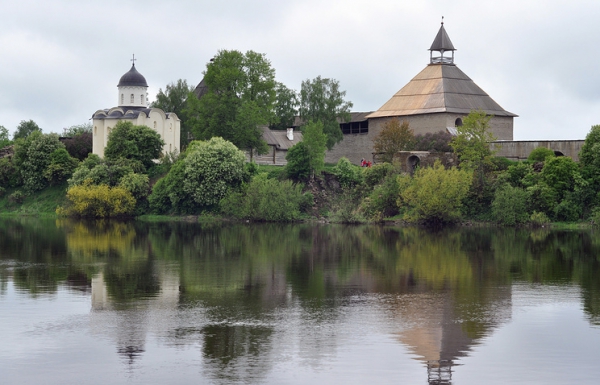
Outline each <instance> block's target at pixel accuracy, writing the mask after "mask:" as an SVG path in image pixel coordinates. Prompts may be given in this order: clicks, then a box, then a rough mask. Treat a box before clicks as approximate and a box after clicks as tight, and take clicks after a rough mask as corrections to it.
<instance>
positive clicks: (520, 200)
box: [492, 184, 529, 226]
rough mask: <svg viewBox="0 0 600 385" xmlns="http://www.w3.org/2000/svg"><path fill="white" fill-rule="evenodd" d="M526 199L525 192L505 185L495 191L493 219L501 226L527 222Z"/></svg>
mask: <svg viewBox="0 0 600 385" xmlns="http://www.w3.org/2000/svg"><path fill="white" fill-rule="evenodd" d="M527 197H528V194H527V192H526V191H525V190H523V189H522V188H518V187H513V186H511V185H510V184H505V185H503V186H501V187H500V188H498V189H497V190H496V193H495V194H494V201H493V202H492V214H493V216H494V219H495V220H496V221H497V222H498V223H501V224H503V225H506V226H514V225H516V224H521V223H525V222H527V220H528V219H529V215H528V213H527Z"/></svg>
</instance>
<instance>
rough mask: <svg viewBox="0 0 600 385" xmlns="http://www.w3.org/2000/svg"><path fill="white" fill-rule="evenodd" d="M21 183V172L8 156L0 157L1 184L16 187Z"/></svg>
mask: <svg viewBox="0 0 600 385" xmlns="http://www.w3.org/2000/svg"><path fill="white" fill-rule="evenodd" d="M19 184H20V174H19V172H18V170H17V168H16V167H15V166H14V164H13V162H12V161H11V160H10V159H8V158H1V159H0V186H3V187H16V186H18V185H19Z"/></svg>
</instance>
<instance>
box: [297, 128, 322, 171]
mask: <svg viewBox="0 0 600 385" xmlns="http://www.w3.org/2000/svg"><path fill="white" fill-rule="evenodd" d="M302 143H304V144H305V145H306V149H307V152H308V164H309V166H310V168H311V171H312V173H313V174H317V173H320V172H321V170H323V167H324V166H325V150H326V148H327V135H325V133H323V123H321V122H310V123H308V124H307V125H306V126H304V128H303V129H302Z"/></svg>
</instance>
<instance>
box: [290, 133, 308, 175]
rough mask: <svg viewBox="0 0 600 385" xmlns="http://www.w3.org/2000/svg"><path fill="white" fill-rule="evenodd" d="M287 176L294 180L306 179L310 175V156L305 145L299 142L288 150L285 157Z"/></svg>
mask: <svg viewBox="0 0 600 385" xmlns="http://www.w3.org/2000/svg"><path fill="white" fill-rule="evenodd" d="M285 160H287V165H286V166H285V172H286V174H287V176H288V177H289V178H291V179H295V180H305V179H308V177H309V176H310V173H311V168H310V154H309V151H308V147H307V146H306V143H304V142H300V143H298V144H296V145H294V146H292V148H290V149H289V150H288V153H287V154H286V155H285Z"/></svg>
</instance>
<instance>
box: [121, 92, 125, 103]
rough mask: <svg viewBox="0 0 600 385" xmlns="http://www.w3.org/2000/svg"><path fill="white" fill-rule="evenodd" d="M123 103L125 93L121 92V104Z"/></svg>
mask: <svg viewBox="0 0 600 385" xmlns="http://www.w3.org/2000/svg"><path fill="white" fill-rule="evenodd" d="M123 103H125V95H123V94H121V104H123Z"/></svg>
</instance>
